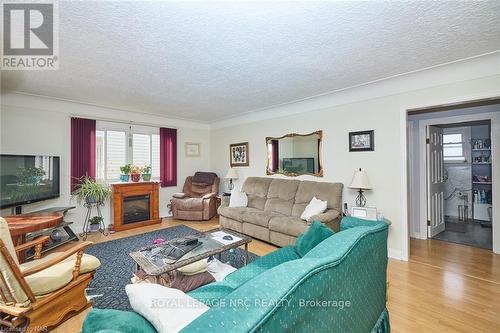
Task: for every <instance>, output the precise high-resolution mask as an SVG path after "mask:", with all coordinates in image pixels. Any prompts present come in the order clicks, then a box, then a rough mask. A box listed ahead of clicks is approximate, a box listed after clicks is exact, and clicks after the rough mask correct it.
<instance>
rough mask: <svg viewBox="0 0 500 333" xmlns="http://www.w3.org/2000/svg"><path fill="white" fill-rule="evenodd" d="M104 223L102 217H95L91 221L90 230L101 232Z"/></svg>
mask: <svg viewBox="0 0 500 333" xmlns="http://www.w3.org/2000/svg"><path fill="white" fill-rule="evenodd" d="M102 221H103V219H102V217H100V216H94V217H92V218H91V219H90V220H89V224H90V230H91V231H96V230H99V227H100V226H101V222H102Z"/></svg>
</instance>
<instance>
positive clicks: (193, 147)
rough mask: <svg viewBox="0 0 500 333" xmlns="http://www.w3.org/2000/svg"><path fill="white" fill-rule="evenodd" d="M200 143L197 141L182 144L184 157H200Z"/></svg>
mask: <svg viewBox="0 0 500 333" xmlns="http://www.w3.org/2000/svg"><path fill="white" fill-rule="evenodd" d="M200 146H201V144H200V143H197V142H186V143H185V144H184V152H185V155H186V157H200V155H201V148H200Z"/></svg>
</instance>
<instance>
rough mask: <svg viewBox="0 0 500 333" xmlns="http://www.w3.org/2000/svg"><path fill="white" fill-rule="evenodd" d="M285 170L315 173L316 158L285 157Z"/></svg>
mask: <svg viewBox="0 0 500 333" xmlns="http://www.w3.org/2000/svg"><path fill="white" fill-rule="evenodd" d="M283 170H285V171H286V172H294V173H314V158H312V157H303V158H302V157H290V158H283Z"/></svg>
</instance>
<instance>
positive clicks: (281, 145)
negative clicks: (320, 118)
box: [266, 130, 323, 177]
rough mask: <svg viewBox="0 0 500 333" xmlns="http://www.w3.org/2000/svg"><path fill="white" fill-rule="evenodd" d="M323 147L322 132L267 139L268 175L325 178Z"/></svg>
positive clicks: (291, 134) (292, 134)
mask: <svg viewBox="0 0 500 333" xmlns="http://www.w3.org/2000/svg"><path fill="white" fill-rule="evenodd" d="M322 145H323V131H322V130H319V131H316V132H312V133H309V134H297V133H290V134H286V135H283V136H281V137H277V138H275V137H267V138H266V147H267V167H266V173H267V174H268V175H274V174H282V175H286V176H291V177H296V176H301V175H313V176H316V177H323V163H322V157H321V155H322Z"/></svg>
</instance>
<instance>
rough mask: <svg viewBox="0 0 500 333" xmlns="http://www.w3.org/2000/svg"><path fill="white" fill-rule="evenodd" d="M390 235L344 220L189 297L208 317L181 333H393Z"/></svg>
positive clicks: (382, 227) (380, 226) (379, 225)
mask: <svg viewBox="0 0 500 333" xmlns="http://www.w3.org/2000/svg"><path fill="white" fill-rule="evenodd" d="M387 234H388V229H387V225H386V224H385V223H383V222H372V221H366V220H360V219H356V218H351V217H347V218H344V219H343V220H342V222H341V228H340V232H338V233H336V234H334V235H332V236H330V237H328V238H327V239H325V240H324V241H322V242H321V243H319V244H318V245H317V246H315V247H314V248H312V249H311V250H310V251H309V252H308V253H306V254H305V255H304V256H303V257H300V256H299V255H298V254H297V252H296V251H295V248H294V246H286V247H283V248H281V249H279V250H276V251H274V252H272V253H270V254H268V255H266V256H264V257H261V258H259V259H257V260H255V261H253V262H252V263H250V264H249V265H247V266H245V267H243V268H240V269H238V270H237V271H235V272H233V273H231V274H230V275H228V276H227V277H226V278H225V279H224V280H223V281H221V282H215V283H211V284H209V285H206V286H203V287H201V288H198V289H196V290H193V291H192V292H190V293H189V295H191V296H192V297H194V298H196V299H198V300H200V301H201V302H203V303H205V304H207V305H208V306H209V307H210V310H208V311H206V312H205V313H204V314H202V315H201V316H200V317H198V318H197V319H196V320H194V321H193V322H191V323H190V324H189V325H188V326H186V327H185V328H184V329H183V330H182V332H242V333H243V332H343V333H346V332H355V333H360V332H377V333H385V332H390V324H389V314H388V312H387V309H386V277H387V275H386V272H387ZM91 313H92V312H91ZM104 317H105V314H103V320H106V319H105V318H104ZM93 318H94V323H92V325H91V326H92V327H94V328H95V326H96V325H95V324H96V323H95V320H98V318H97V316H95V315H94V317H93ZM86 324H87V323H86V322H85V323H84V328H83V332H84V333H90V332H93V331H96V330H97V328H95V329H93V330H86V327H85V325H86ZM89 325H90V323H89ZM104 328H106V327H103V328H101V329H104Z"/></svg>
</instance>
